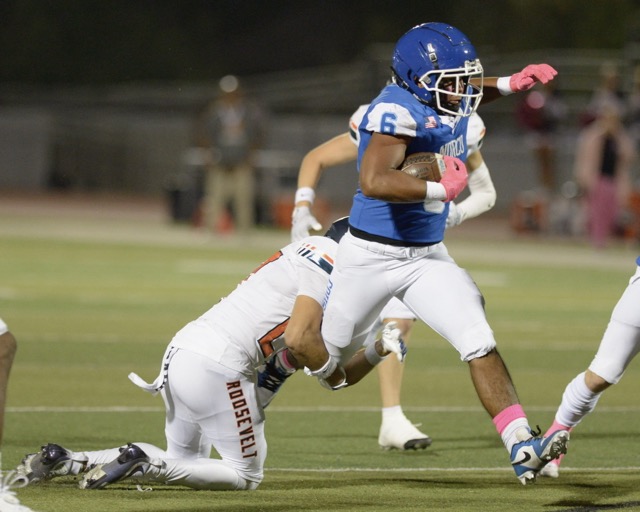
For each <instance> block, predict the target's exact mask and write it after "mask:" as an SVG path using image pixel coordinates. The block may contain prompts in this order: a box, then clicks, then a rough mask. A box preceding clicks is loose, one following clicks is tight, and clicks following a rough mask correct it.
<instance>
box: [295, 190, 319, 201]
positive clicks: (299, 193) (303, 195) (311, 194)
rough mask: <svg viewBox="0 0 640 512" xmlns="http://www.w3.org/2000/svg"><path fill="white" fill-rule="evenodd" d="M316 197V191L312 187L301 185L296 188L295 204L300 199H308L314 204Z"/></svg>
mask: <svg viewBox="0 0 640 512" xmlns="http://www.w3.org/2000/svg"><path fill="white" fill-rule="evenodd" d="M315 198H316V193H315V191H314V190H313V189H312V188H311V187H300V188H299V189H298V190H296V197H295V200H294V202H295V204H298V203H299V202H300V201H308V202H309V203H311V204H313V200H314V199H315Z"/></svg>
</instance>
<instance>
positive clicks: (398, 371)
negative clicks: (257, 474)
mask: <svg viewBox="0 0 640 512" xmlns="http://www.w3.org/2000/svg"><path fill="white" fill-rule="evenodd" d="M368 107H369V105H361V106H360V107H359V108H358V109H357V110H356V111H355V112H354V113H353V115H352V116H351V118H350V119H349V131H348V132H345V133H343V134H341V135H338V136H336V137H334V138H332V139H330V140H329V141H327V142H325V143H324V144H321V145H320V146H317V147H316V148H314V149H312V150H311V151H309V153H307V154H306V155H305V157H304V158H303V160H302V164H301V166H300V172H299V174H298V189H297V191H296V201H295V209H294V212H293V216H292V225H291V239H292V240H293V241H296V240H301V239H302V238H304V237H306V236H309V231H310V229H313V230H314V231H319V230H320V229H322V226H321V225H320V224H319V222H318V221H317V220H316V219H315V217H313V215H312V214H311V211H310V208H311V205H312V203H313V199H314V196H315V188H316V186H317V183H318V181H319V179H320V176H321V174H322V171H323V169H325V168H327V167H332V166H336V165H340V164H343V163H347V162H350V161H355V160H356V158H357V156H358V144H359V141H360V132H359V130H358V126H359V125H360V123H361V122H362V119H363V117H364V114H365V112H366V111H367V109H368ZM485 132H486V128H485V125H484V123H483V121H482V119H481V118H480V116H479V115H478V114H476V113H474V114H472V116H471V119H470V120H469V125H468V128H467V134H466V138H467V145H468V157H467V158H466V160H467V168H468V170H469V190H470V193H471V194H470V196H469V197H468V198H467V199H465V200H464V201H461V202H460V203H459V204H458V205H457V206H456V205H455V204H454V203H451V206H450V209H449V216H448V217H447V226H448V227H451V226H455V225H458V224H460V223H461V222H463V221H464V220H466V219H470V218H473V217H476V216H478V215H480V214H481V213H484V212H485V211H488V210H489V209H491V208H492V207H493V205H494V204H495V199H496V191H495V188H494V186H493V183H492V181H491V176H490V174H489V170H488V168H487V166H486V164H485V163H484V160H483V158H482V155H481V153H480V148H481V146H482V142H483V140H484V135H485ZM415 320H416V316H415V314H414V313H413V312H412V311H411V310H410V309H409V308H407V307H406V306H405V305H404V304H403V303H402V302H401V301H400V300H398V299H396V298H395V297H394V298H392V299H391V300H390V301H389V303H388V304H387V305H386V306H385V308H384V309H383V310H382V312H381V313H380V316H379V318H378V320H377V321H376V326H375V327H374V329H373V330H372V331H371V334H370V338H369V340H368V341H367V342H365V344H368V343H369V342H371V341H373V340H374V339H375V336H376V333H377V332H378V331H379V330H380V329H381V328H382V326H383V325H384V324H386V323H388V322H392V321H393V322H395V323H396V324H397V325H398V328H399V329H400V331H401V332H402V338H403V340H404V341H405V343H407V342H408V341H409V339H410V336H411V329H412V327H413V324H414V322H415ZM403 373H404V366H403V365H402V364H400V363H399V362H398V361H397V359H394V358H388V359H387V360H386V361H385V362H384V363H382V364H380V365H379V366H378V376H379V386H380V397H381V401H382V422H381V424H380V432H379V434H378V444H379V445H380V446H381V447H382V448H384V449H399V450H417V449H424V448H427V447H428V446H430V445H431V438H430V437H429V436H428V435H427V434H425V433H423V432H421V431H420V430H418V428H416V426H414V425H413V423H411V421H409V419H408V418H407V417H406V416H405V414H404V412H403V410H402V405H401V403H400V391H401V386H402V376H403Z"/></svg>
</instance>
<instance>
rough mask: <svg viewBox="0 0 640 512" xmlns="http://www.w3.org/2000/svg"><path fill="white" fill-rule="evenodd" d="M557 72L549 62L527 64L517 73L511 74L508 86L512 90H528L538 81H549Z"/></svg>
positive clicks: (543, 82)
mask: <svg viewBox="0 0 640 512" xmlns="http://www.w3.org/2000/svg"><path fill="white" fill-rule="evenodd" d="M557 74H558V72H557V71H556V70H555V69H553V68H552V67H551V66H549V64H529V65H528V66H527V67H526V68H524V69H523V70H522V71H520V72H519V73H515V74H513V75H511V78H510V79H509V87H511V90H512V91H513V92H522V91H528V90H529V89H531V88H532V87H533V86H534V85H536V83H538V82H540V83H542V84H546V83H547V82H550V81H551V80H553V78H554V77H555V76H556V75H557Z"/></svg>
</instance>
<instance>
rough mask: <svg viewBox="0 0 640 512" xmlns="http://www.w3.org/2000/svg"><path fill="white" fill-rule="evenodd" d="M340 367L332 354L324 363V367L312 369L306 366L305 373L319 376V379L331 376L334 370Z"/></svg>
mask: <svg viewBox="0 0 640 512" xmlns="http://www.w3.org/2000/svg"><path fill="white" fill-rule="evenodd" d="M337 367H338V362H337V361H336V360H335V359H334V358H333V357H331V356H329V359H327V362H326V363H324V365H323V366H322V368H318V369H317V370H311V369H310V368H307V367H306V366H305V368H304V373H306V374H307V375H309V376H310V377H318V378H319V379H327V378H329V377H330V376H331V375H332V374H333V372H335V371H336V368H337Z"/></svg>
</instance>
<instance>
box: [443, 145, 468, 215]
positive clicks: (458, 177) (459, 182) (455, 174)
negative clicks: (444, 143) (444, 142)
mask: <svg viewBox="0 0 640 512" xmlns="http://www.w3.org/2000/svg"><path fill="white" fill-rule="evenodd" d="M444 163H445V165H446V171H445V173H444V176H442V179H441V180H440V184H441V185H442V186H443V187H444V189H445V191H446V193H447V198H446V199H445V200H444V202H445V203H446V202H448V201H453V200H454V199H455V198H456V197H458V194H460V192H462V191H463V190H464V188H465V187H466V186H467V177H468V174H467V167H466V166H465V165H464V162H463V161H462V160H460V159H459V158H456V157H454V156H446V155H445V156H444Z"/></svg>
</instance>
